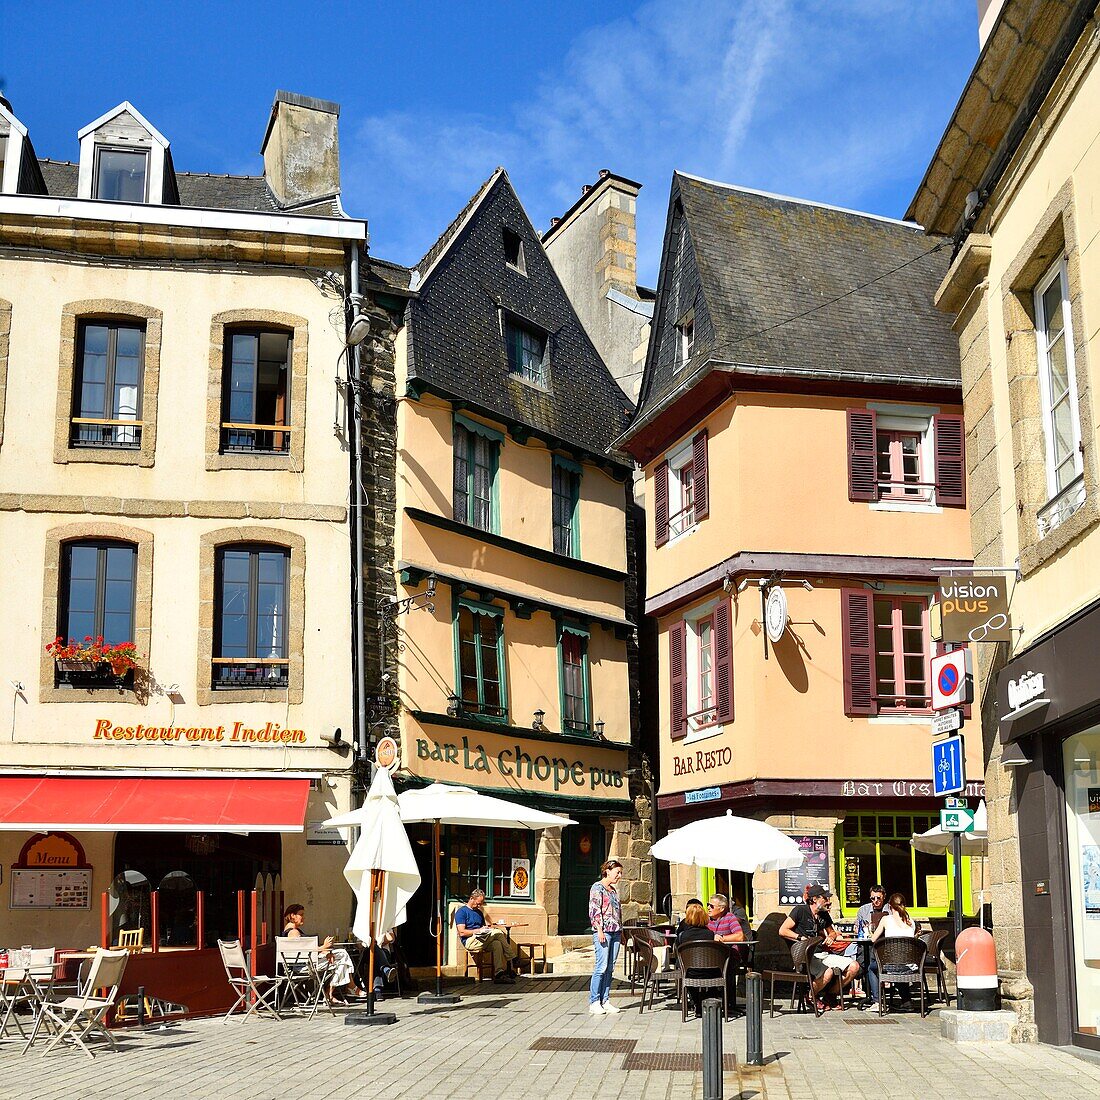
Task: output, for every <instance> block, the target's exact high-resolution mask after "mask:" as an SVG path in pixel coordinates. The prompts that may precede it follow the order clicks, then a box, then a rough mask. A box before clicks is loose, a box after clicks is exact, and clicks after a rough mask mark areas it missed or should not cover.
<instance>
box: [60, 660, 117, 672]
mask: <svg viewBox="0 0 1100 1100" xmlns="http://www.w3.org/2000/svg"><path fill="white" fill-rule="evenodd" d="M56 664H57V671H58V672H99V671H100V669H103V668H107V667H109V666H108V665H107V662H106V661H81V660H78V659H77V658H75V657H58V658H57V661H56Z"/></svg>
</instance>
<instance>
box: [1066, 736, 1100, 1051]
mask: <svg viewBox="0 0 1100 1100" xmlns="http://www.w3.org/2000/svg"><path fill="white" fill-rule="evenodd" d="M1062 752H1063V754H1064V755H1063V764H1064V767H1065V777H1066V784H1065V789H1066V829H1067V840H1068V844H1067V851H1068V853H1069V898H1070V920H1071V927H1072V930H1073V968H1074V984H1075V986H1076V992H1077V1017H1076V1021H1075V1024H1076V1028H1077V1031H1079V1032H1081V1033H1083V1034H1085V1035H1100V729H1093V730H1089V731H1088V732H1086V733H1079V734H1076V735H1075V736H1073V737H1067V738H1066V741H1065V744H1064V745H1063V747H1062Z"/></svg>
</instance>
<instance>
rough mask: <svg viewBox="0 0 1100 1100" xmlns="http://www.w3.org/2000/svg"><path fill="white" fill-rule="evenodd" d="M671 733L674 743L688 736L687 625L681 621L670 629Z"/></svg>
mask: <svg viewBox="0 0 1100 1100" xmlns="http://www.w3.org/2000/svg"><path fill="white" fill-rule="evenodd" d="M668 669H669V700H670V707H669V709H670V726H669V729H670V733H671V736H672V740H673V741H679V740H680V739H681V738H683V737H685V736H686V735H687V624H686V623H685V622H684V621H683V619H679V620H677V621H676V622H674V623H672V625H671V626H670V627H669V628H668Z"/></svg>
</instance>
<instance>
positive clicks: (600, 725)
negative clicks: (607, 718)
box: [596, 718, 604, 737]
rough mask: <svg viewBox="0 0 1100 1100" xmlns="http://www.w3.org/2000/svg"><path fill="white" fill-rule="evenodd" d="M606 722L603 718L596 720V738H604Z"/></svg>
mask: <svg viewBox="0 0 1100 1100" xmlns="http://www.w3.org/2000/svg"><path fill="white" fill-rule="evenodd" d="M603 728H604V722H603V719H602V718H598V719H597V720H596V736H597V737H603Z"/></svg>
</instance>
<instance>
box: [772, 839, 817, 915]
mask: <svg viewBox="0 0 1100 1100" xmlns="http://www.w3.org/2000/svg"><path fill="white" fill-rule="evenodd" d="M791 840H793V841H794V842H795V844H797V845H798V847H799V849H800V850H801V852H802V854H803V856H805V857H806V858H805V862H804V863H803V864H802V866H801V867H792V868H790V869H788V870H785V871H780V872H779V904H780V905H797V904H798V903H799V902H800V901H802V900H803V894H804V891H805V888H806V887H807V886H809V885H810V883H812V882H821V883H824V884H825V885H826V886H828V885H829V838H828V837H827V836H792V837H791Z"/></svg>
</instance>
